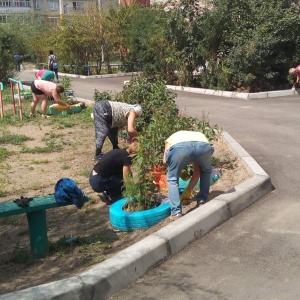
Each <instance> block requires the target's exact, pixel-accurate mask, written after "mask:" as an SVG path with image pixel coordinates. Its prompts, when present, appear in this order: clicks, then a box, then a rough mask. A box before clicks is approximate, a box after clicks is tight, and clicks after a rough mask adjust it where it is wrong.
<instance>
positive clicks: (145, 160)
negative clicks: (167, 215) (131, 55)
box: [118, 77, 220, 209]
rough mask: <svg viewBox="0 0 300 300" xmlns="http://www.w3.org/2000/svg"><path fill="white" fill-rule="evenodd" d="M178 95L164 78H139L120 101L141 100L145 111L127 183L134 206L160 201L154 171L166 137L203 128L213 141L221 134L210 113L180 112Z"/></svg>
mask: <svg viewBox="0 0 300 300" xmlns="http://www.w3.org/2000/svg"><path fill="white" fill-rule="evenodd" d="M120 96H121V97H120ZM174 98H175V95H174V94H173V93H171V92H170V91H169V90H167V88H166V86H165V84H164V82H163V81H162V80H161V79H149V78H146V77H138V78H136V79H134V80H132V81H130V82H129V83H128V84H127V85H126V87H125V89H124V91H123V92H122V93H121V95H119V98H118V100H119V101H120V100H124V101H123V102H128V103H130V104H134V103H137V102H138V103H140V104H141V106H142V108H143V114H142V116H141V117H139V118H138V119H137V120H139V119H140V120H139V121H140V123H139V130H138V131H139V132H140V133H139V135H138V141H139V142H140V148H139V150H138V152H137V153H136V156H135V159H134V166H135V169H134V176H133V178H132V179H131V180H130V181H129V183H126V190H125V191H124V194H123V195H124V197H127V198H128V199H129V201H130V202H129V203H128V206H129V207H130V209H147V208H150V207H153V205H155V203H156V198H155V196H156V193H157V192H158V190H157V186H156V185H155V184H154V183H153V178H151V172H152V171H153V170H154V169H155V168H157V167H158V166H162V165H163V152H164V147H165V140H166V139H167V138H168V137H169V136H170V135H172V134H173V133H174V132H177V131H179V130H188V131H201V132H203V133H204V134H205V135H206V136H207V138H208V139H209V140H213V139H217V138H218V136H219V133H220V131H219V129H218V126H217V125H215V126H210V124H209V122H208V116H207V115H205V114H204V113H203V114H202V119H201V120H199V119H197V118H193V117H189V116H185V115H182V114H179V109H178V107H177V105H176V103H175V100H174Z"/></svg>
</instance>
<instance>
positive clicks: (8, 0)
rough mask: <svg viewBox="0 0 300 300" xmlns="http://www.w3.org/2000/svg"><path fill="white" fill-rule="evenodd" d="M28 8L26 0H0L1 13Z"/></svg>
mask: <svg viewBox="0 0 300 300" xmlns="http://www.w3.org/2000/svg"><path fill="white" fill-rule="evenodd" d="M30 9H31V5H30V1H28V0H5V1H3V0H0V12H1V13H24V12H27V11H30Z"/></svg>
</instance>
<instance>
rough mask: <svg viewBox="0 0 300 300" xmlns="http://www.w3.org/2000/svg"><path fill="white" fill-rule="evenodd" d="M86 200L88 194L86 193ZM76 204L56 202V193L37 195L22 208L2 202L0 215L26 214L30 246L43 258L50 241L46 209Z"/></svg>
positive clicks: (34, 253)
mask: <svg viewBox="0 0 300 300" xmlns="http://www.w3.org/2000/svg"><path fill="white" fill-rule="evenodd" d="M84 200H85V202H87V201H88V196H86V195H84ZM67 205H74V204H72V203H69V202H66V203H56V201H55V198H54V195H49V196H43V197H36V198H33V200H32V201H30V202H29V207H26V208H22V207H20V206H18V205H17V204H16V203H15V202H13V201H10V202H2V203H0V217H8V216H13V215H18V214H26V215H27V221H28V227H29V234H30V247H31V251H32V254H33V256H34V257H35V258H42V257H45V256H46V255H47V254H48V251H49V243H48V235H47V222H46V210H47V209H49V208H55V207H62V206H67Z"/></svg>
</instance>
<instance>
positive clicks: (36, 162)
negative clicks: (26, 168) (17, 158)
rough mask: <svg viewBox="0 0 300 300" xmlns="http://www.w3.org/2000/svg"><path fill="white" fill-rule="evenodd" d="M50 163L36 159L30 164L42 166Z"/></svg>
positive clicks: (47, 160) (46, 160)
mask: <svg viewBox="0 0 300 300" xmlns="http://www.w3.org/2000/svg"><path fill="white" fill-rule="evenodd" d="M49 162H50V161H49V159H47V158H46V159H39V160H36V159H33V160H31V162H30V163H31V164H33V165H42V164H48V163H49Z"/></svg>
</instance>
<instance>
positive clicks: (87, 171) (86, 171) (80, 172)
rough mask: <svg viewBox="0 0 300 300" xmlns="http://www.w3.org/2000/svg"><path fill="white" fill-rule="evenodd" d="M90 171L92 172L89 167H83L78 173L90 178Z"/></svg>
mask: <svg viewBox="0 0 300 300" xmlns="http://www.w3.org/2000/svg"><path fill="white" fill-rule="evenodd" d="M90 173H91V170H89V169H87V168H83V169H81V170H79V171H78V172H77V173H76V175H81V176H84V177H86V178H89V177H90Z"/></svg>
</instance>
